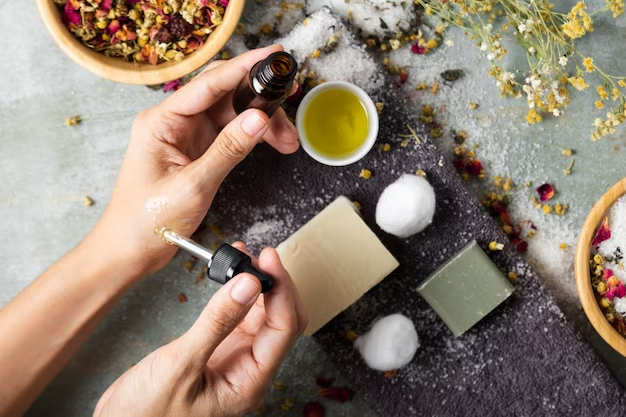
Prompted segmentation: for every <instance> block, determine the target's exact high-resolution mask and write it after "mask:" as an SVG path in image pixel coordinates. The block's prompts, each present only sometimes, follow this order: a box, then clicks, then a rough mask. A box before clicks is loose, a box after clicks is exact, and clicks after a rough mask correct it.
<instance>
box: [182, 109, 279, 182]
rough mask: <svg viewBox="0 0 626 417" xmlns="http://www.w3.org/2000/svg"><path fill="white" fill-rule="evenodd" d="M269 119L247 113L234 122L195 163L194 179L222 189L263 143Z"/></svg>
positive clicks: (260, 113) (250, 111) (248, 111)
mask: <svg viewBox="0 0 626 417" xmlns="http://www.w3.org/2000/svg"><path fill="white" fill-rule="evenodd" d="M268 127H269V118H268V117H267V115H266V114H265V113H263V112H262V111H260V110H257V109H248V110H246V111H244V112H243V113H241V114H240V115H239V116H237V117H236V118H234V119H233V120H232V121H231V122H230V123H229V124H227V125H226V127H224V129H222V131H221V132H220V133H219V135H217V137H216V138H215V141H214V142H213V143H212V144H211V146H210V147H209V149H207V150H206V152H205V153H204V155H202V156H201V157H200V158H199V159H198V160H196V161H195V162H194V165H195V167H194V172H193V175H194V177H195V178H199V179H201V181H202V182H204V183H205V184H206V183H207V182H208V183H209V184H210V185H213V186H219V185H220V184H221V183H222V181H224V179H225V178H226V176H227V175H228V174H229V173H230V171H232V169H233V168H235V166H237V164H238V163H239V162H241V161H243V160H244V158H245V157H246V156H248V154H249V153H250V152H252V149H254V147H255V146H256V145H257V144H258V143H260V142H261V141H262V140H263V135H264V134H265V132H267V129H268Z"/></svg>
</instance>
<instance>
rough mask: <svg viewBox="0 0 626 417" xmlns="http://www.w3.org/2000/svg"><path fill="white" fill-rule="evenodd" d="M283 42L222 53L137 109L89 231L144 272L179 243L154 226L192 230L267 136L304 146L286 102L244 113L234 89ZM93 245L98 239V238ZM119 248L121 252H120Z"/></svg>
mask: <svg viewBox="0 0 626 417" xmlns="http://www.w3.org/2000/svg"><path fill="white" fill-rule="evenodd" d="M282 49H283V48H282V47H281V46H280V45H275V46H270V47H267V48H263V49H258V50H253V51H250V52H248V53H245V54H243V55H241V56H239V57H237V58H234V59H232V60H230V61H216V62H213V63H211V64H209V66H208V67H207V69H206V70H205V71H203V72H202V73H201V74H200V75H199V76H198V77H196V78H195V79H194V80H193V81H191V82H190V83H189V84H187V85H185V86H184V87H183V88H181V89H180V90H178V91H176V92H175V93H174V94H172V95H171V96H170V97H168V98H167V99H166V100H164V101H163V102H162V103H161V104H159V105H158V106H155V107H153V108H150V109H148V110H146V111H144V112H142V113H140V114H139V115H138V116H137V119H136V120H135V123H134V125H133V130H132V134H131V140H130V143H129V146H128V150H127V152H126V157H125V159H124V163H123V165H122V168H121V171H120V174H119V178H118V181H117V184H116V187H115V190H114V192H113V196H112V199H111V203H110V204H109V207H108V208H107V210H106V212H105V214H104V215H103V217H102V219H101V221H100V222H99V223H98V225H97V226H96V228H95V229H94V231H93V232H92V233H91V235H90V236H89V237H88V240H90V241H92V242H94V241H95V242H98V246H96V247H106V248H107V250H106V252H107V255H109V256H112V257H113V259H114V260H115V261H119V260H120V259H121V260H128V262H125V263H124V266H125V267H127V268H128V267H130V268H133V269H134V270H136V273H134V274H132V275H133V276H134V277H137V278H140V277H142V276H144V275H146V274H148V273H151V272H154V271H156V270H158V269H160V268H162V267H163V266H165V264H167V262H169V260H170V259H171V258H172V256H173V255H174V253H175V252H176V248H174V247H173V246H171V245H168V244H167V243H165V242H164V241H163V240H162V239H161V238H159V237H158V236H156V235H155V234H154V230H156V229H160V228H163V227H167V228H170V229H173V230H175V231H176V232H178V233H180V234H182V235H184V236H190V235H191V234H192V233H193V232H194V231H195V230H196V228H197V227H198V226H199V224H200V222H201V221H202V219H203V218H204V217H205V215H206V213H207V211H208V209H209V207H210V205H211V203H212V201H213V198H214V196H215V194H216V192H217V189H218V188H219V186H220V184H221V183H222V181H223V180H224V179H225V178H226V176H227V175H228V173H229V172H230V171H231V170H232V169H233V168H234V167H235V166H236V165H237V164H238V163H239V162H241V161H242V160H243V159H244V158H245V157H246V156H247V155H248V154H249V153H250V152H251V151H252V149H253V148H254V147H255V145H256V144H258V143H260V142H262V141H263V140H265V141H266V142H267V143H269V144H270V145H271V146H272V147H274V148H275V149H276V150H278V151H279V152H281V153H284V154H289V153H293V152H295V151H296V150H297V149H298V135H297V131H296V128H295V127H294V126H293V124H292V123H291V122H290V121H289V120H288V118H287V116H286V114H285V112H284V111H283V110H282V109H279V110H278V111H277V112H276V113H275V114H274V116H273V117H272V118H271V119H269V120H268V117H267V115H266V114H265V113H263V112H261V111H259V110H255V109H250V110H246V111H245V112H243V113H242V114H240V115H239V116H237V115H236V113H235V111H234V110H233V107H232V95H233V91H234V90H235V88H236V87H237V86H238V85H239V83H240V81H241V80H242V79H243V78H244V77H245V76H246V75H247V74H248V73H249V71H250V68H251V67H252V66H253V65H254V64H255V63H256V62H258V61H260V60H262V59H264V58H266V57H267V56H268V55H269V54H271V53H273V52H276V51H280V50H282ZM91 246H93V245H91ZM111 252H114V253H113V254H112V253H111Z"/></svg>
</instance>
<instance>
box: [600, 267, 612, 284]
mask: <svg viewBox="0 0 626 417" xmlns="http://www.w3.org/2000/svg"><path fill="white" fill-rule="evenodd" d="M612 276H613V270H611V269H608V268H607V269H605V270H604V271H602V279H603V280H605V281H606V280H607V279H609V278H611V277H612Z"/></svg>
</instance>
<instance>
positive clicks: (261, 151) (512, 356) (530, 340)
mask: <svg viewBox="0 0 626 417" xmlns="http://www.w3.org/2000/svg"><path fill="white" fill-rule="evenodd" d="M374 99H375V100H376V101H383V102H385V103H386V107H385V111H384V112H383V114H382V116H381V123H380V125H381V130H380V134H379V143H385V142H389V143H391V144H392V150H391V151H390V152H380V151H377V150H376V149H374V150H373V151H372V152H370V153H369V155H367V157H365V158H364V159H363V160H362V161H360V162H359V163H357V164H354V165H352V166H348V167H340V168H336V167H327V166H323V165H320V164H318V163H317V162H315V161H314V160H312V159H311V158H309V157H308V156H307V155H306V154H304V153H303V152H302V151H299V152H298V153H297V154H295V155H292V156H284V155H279V154H278V153H276V152H275V151H273V150H272V149H271V148H269V147H268V146H265V145H263V146H259V147H258V148H257V149H256V150H255V151H254V153H253V154H252V155H251V156H250V157H249V158H248V159H247V160H246V161H245V162H243V163H242V164H241V165H240V166H239V167H238V168H237V169H236V170H235V171H234V172H233V173H232V175H231V176H230V177H229V178H228V180H227V181H226V183H225V184H224V186H223V187H222V188H221V189H220V192H219V193H218V195H217V197H216V200H215V203H214V205H213V207H212V208H211V212H213V213H214V214H216V215H217V216H218V217H219V218H220V225H221V226H222V228H223V229H224V231H226V232H227V233H228V235H229V236H230V237H232V238H237V239H242V240H246V241H247V243H248V246H249V248H250V249H251V250H253V251H255V252H257V253H258V251H259V250H260V249H261V248H262V246H264V245H274V246H275V245H277V244H278V243H280V242H281V241H282V240H284V239H285V238H287V237H288V236H289V235H290V234H291V233H293V232H295V231H296V230H297V229H298V228H299V227H301V226H302V225H304V224H305V223H306V222H307V221H308V220H310V219H311V218H312V217H313V216H314V215H315V214H316V213H317V212H319V211H320V210H321V209H323V208H324V207H325V206H326V205H327V204H328V203H330V202H331V201H332V200H334V199H335V198H336V197H337V196H339V195H346V196H348V197H349V198H351V199H353V200H357V201H358V202H360V203H361V205H362V213H363V216H364V219H365V221H366V223H367V224H368V225H369V226H370V227H371V228H372V230H374V232H375V233H376V234H377V235H378V237H379V238H380V239H381V240H382V242H383V243H384V244H385V245H386V246H387V248H388V249H389V250H390V251H391V252H392V253H393V254H394V256H395V257H396V258H397V259H398V260H399V261H400V264H401V266H400V267H399V268H398V269H397V270H396V271H395V272H394V273H392V274H391V275H390V276H389V277H387V278H386V279H385V280H384V281H383V282H382V283H381V284H379V285H378V286H376V287H375V288H373V289H372V290H371V291H369V292H368V293H367V294H366V295H365V296H364V297H363V298H362V299H361V300H359V301H358V302H357V303H355V304H354V305H353V306H351V307H350V308H349V309H348V310H346V311H345V312H344V313H342V314H341V315H339V316H338V317H337V318H335V319H334V320H333V321H332V322H331V323H329V324H328V325H327V326H326V327H324V328H323V329H322V330H321V331H319V332H318V333H317V334H316V335H315V338H316V340H317V341H318V342H319V343H320V344H321V345H322V346H323V347H324V349H325V350H326V351H327V352H328V354H329V355H330V356H331V357H332V358H333V359H334V361H335V362H336V364H337V366H338V368H339V370H340V371H342V372H343V373H344V374H345V375H346V376H348V377H349V378H350V379H351V380H352V381H353V388H355V389H356V390H358V391H359V392H361V393H362V394H363V395H364V396H365V398H366V399H367V400H369V401H370V402H371V404H372V407H373V408H374V409H375V410H377V411H378V412H379V413H380V414H381V415H383V416H389V417H401V416H414V415H418V416H459V415H466V416H491V415H514V416H535V415H564V416H565V415H567V416H571V415H576V416H579V415H580V416H587V415H589V416H591V415H598V416H618V415H624V414H626V399H625V397H624V394H623V390H622V388H621V386H619V384H618V383H617V382H616V381H615V380H614V379H613V378H612V376H611V375H610V374H609V372H608V370H607V368H606V367H605V365H604V363H602V361H601V360H600V359H599V358H598V357H597V356H596V355H595V354H594V352H593V351H592V349H591V348H590V346H589V345H588V344H587V343H586V342H584V341H583V340H582V339H581V337H580V336H579V334H578V333H577V332H576V331H575V330H574V328H573V327H572V325H571V324H570V323H568V322H567V321H566V319H565V318H564V316H563V314H562V313H561V311H560V310H559V308H558V307H557V306H556V305H555V303H554V301H553V299H552V297H551V296H550V295H549V294H548V293H547V292H546V290H545V289H544V288H543V287H542V284H541V281H540V278H539V277H538V276H537V275H536V274H535V273H534V272H533V271H532V270H531V269H530V267H529V266H528V265H527V264H526V263H525V262H524V261H523V260H522V259H521V258H520V257H519V255H518V254H517V253H515V252H514V251H513V250H512V249H510V248H507V249H506V250H505V251H502V252H498V253H495V254H494V253H490V254H489V255H490V257H491V258H492V260H493V261H494V262H495V263H496V264H497V265H498V266H499V268H500V269H501V271H502V272H503V273H504V274H505V275H506V274H507V273H508V272H509V271H515V272H517V273H518V274H519V279H518V281H517V282H516V283H515V284H514V285H515V288H516V291H515V293H514V294H513V296H511V297H510V298H509V299H508V300H506V301H505V302H504V304H503V305H501V306H500V307H498V308H497V309H496V310H495V311H494V312H492V313H491V314H490V315H489V316H487V317H486V318H484V319H483V320H482V321H481V322H480V323H478V325H476V326H475V327H474V328H473V329H471V330H470V331H469V332H467V333H466V334H464V335H463V336H461V337H459V338H454V337H453V336H452V334H451V332H450V331H449V330H448V329H447V328H446V326H445V325H444V324H443V322H442V321H441V320H440V319H439V318H438V317H437V315H436V314H435V313H434V312H433V311H432V310H431V309H430V308H429V306H428V305H427V303H426V302H425V301H424V300H423V299H422V298H421V297H420V296H419V295H418V294H417V293H416V292H415V289H416V287H417V286H418V284H419V283H420V282H422V281H423V280H424V279H425V278H426V277H427V276H428V275H429V274H430V273H432V272H433V271H434V270H435V269H436V268H437V267H438V266H440V265H441V264H442V263H444V262H445V261H446V260H447V259H448V258H450V257H451V256H452V255H453V254H454V253H456V252H457V251H458V250H460V249H461V248H463V247H464V246H465V245H466V244H467V243H468V242H470V241H471V240H477V241H478V242H479V243H480V244H481V245H482V246H483V248H486V246H487V244H488V243H489V242H490V241H492V240H496V241H499V242H506V241H507V238H506V236H505V235H504V234H503V233H502V232H501V230H500V228H499V227H498V226H497V224H496V223H495V222H494V220H493V219H491V217H490V216H489V215H488V214H487V213H486V212H485V210H484V209H483V208H482V207H481V205H480V203H479V201H477V199H476V198H475V197H474V196H473V195H472V194H471V193H470V192H469V191H468V190H467V189H466V187H465V185H464V183H463V182H462V180H461V179H460V178H459V176H458V174H457V173H456V171H455V169H454V168H453V167H452V165H451V163H450V161H448V160H446V159H445V158H444V156H443V155H442V153H441V152H440V151H439V149H438V148H437V147H436V146H435V145H434V144H433V142H432V141H431V140H430V139H429V138H428V136H427V134H426V132H425V131H424V129H423V128H422V127H421V126H419V125H416V121H415V117H414V116H413V115H411V114H409V112H408V109H409V106H407V105H406V104H405V103H404V100H403V98H402V97H398V95H397V88H396V87H395V85H394V84H393V83H392V82H388V83H387V85H386V86H385V88H383V89H381V90H380V91H379V93H378V94H375V97H374ZM407 124H410V125H411V126H412V127H413V128H415V130H416V131H417V133H418V136H419V138H420V139H421V143H419V144H418V143H417V142H416V141H415V140H412V141H411V142H410V145H409V146H408V147H406V148H403V147H401V146H400V142H401V141H402V138H401V137H400V136H399V135H401V134H407V133H408V128H407ZM361 168H367V169H370V170H372V172H373V174H374V175H373V176H372V178H371V179H369V180H364V179H362V178H359V172H360V170H361ZM418 168H419V169H423V170H424V171H426V173H427V174H428V179H429V181H430V182H431V184H432V185H433V187H434V188H435V191H436V194H437V211H436V215H435V219H434V222H433V224H432V225H431V226H430V227H428V228H427V229H426V230H425V231H424V232H422V233H421V234H419V235H417V236H414V237H412V238H410V239H408V240H404V239H398V238H395V237H393V236H390V235H387V234H385V233H384V232H382V231H381V230H380V229H379V228H378V227H377V226H376V224H375V221H374V212H375V206H376V202H377V200H378V197H379V195H380V193H381V192H382V190H383V188H384V187H386V186H387V185H388V184H390V183H391V182H393V181H395V180H396V179H397V178H398V177H399V176H400V175H401V174H402V173H414V172H415V170H416V169H418ZM319 302H320V303H323V302H324V300H319ZM397 312H400V313H402V314H405V315H406V316H408V317H410V318H411V319H412V320H413V321H414V323H415V325H416V328H417V332H418V334H419V336H420V340H421V345H422V346H421V348H420V350H419V351H418V353H417V355H416V357H415V359H414V360H413V362H412V363H411V364H410V365H408V366H407V367H405V368H403V369H401V370H400V371H399V372H398V374H397V376H395V377H393V378H390V379H388V378H385V377H384V376H383V374H382V373H379V372H375V371H372V370H370V369H368V368H367V367H366V366H365V364H364V363H363V361H362V360H361V358H360V357H359V354H358V352H357V351H356V350H355V349H354V348H353V346H352V343H351V342H349V341H348V340H347V339H346V337H345V332H346V330H348V329H353V330H355V331H356V332H357V333H363V332H365V331H367V330H368V328H369V326H370V324H371V322H372V321H374V320H375V319H376V318H379V317H382V316H384V315H387V314H392V313H397ZM304 371H305V370H304Z"/></svg>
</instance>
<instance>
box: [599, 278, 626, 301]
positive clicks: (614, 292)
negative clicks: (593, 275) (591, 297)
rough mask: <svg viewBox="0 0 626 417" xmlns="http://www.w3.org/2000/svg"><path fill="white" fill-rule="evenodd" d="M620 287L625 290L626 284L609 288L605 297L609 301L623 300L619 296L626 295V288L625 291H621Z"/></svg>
mask: <svg viewBox="0 0 626 417" xmlns="http://www.w3.org/2000/svg"><path fill="white" fill-rule="evenodd" d="M620 286H621V288H624V284H622V283H621V282H620V285H618V286H617V287H613V288H609V290H608V291H607V292H606V294H604V296H605V297H606V298H608V299H609V300H611V301H613V298H615V297H618V298H621V297H620V296H619V294H625V295H626V288H624V289H623V290H620ZM622 297H623V295H622Z"/></svg>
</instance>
